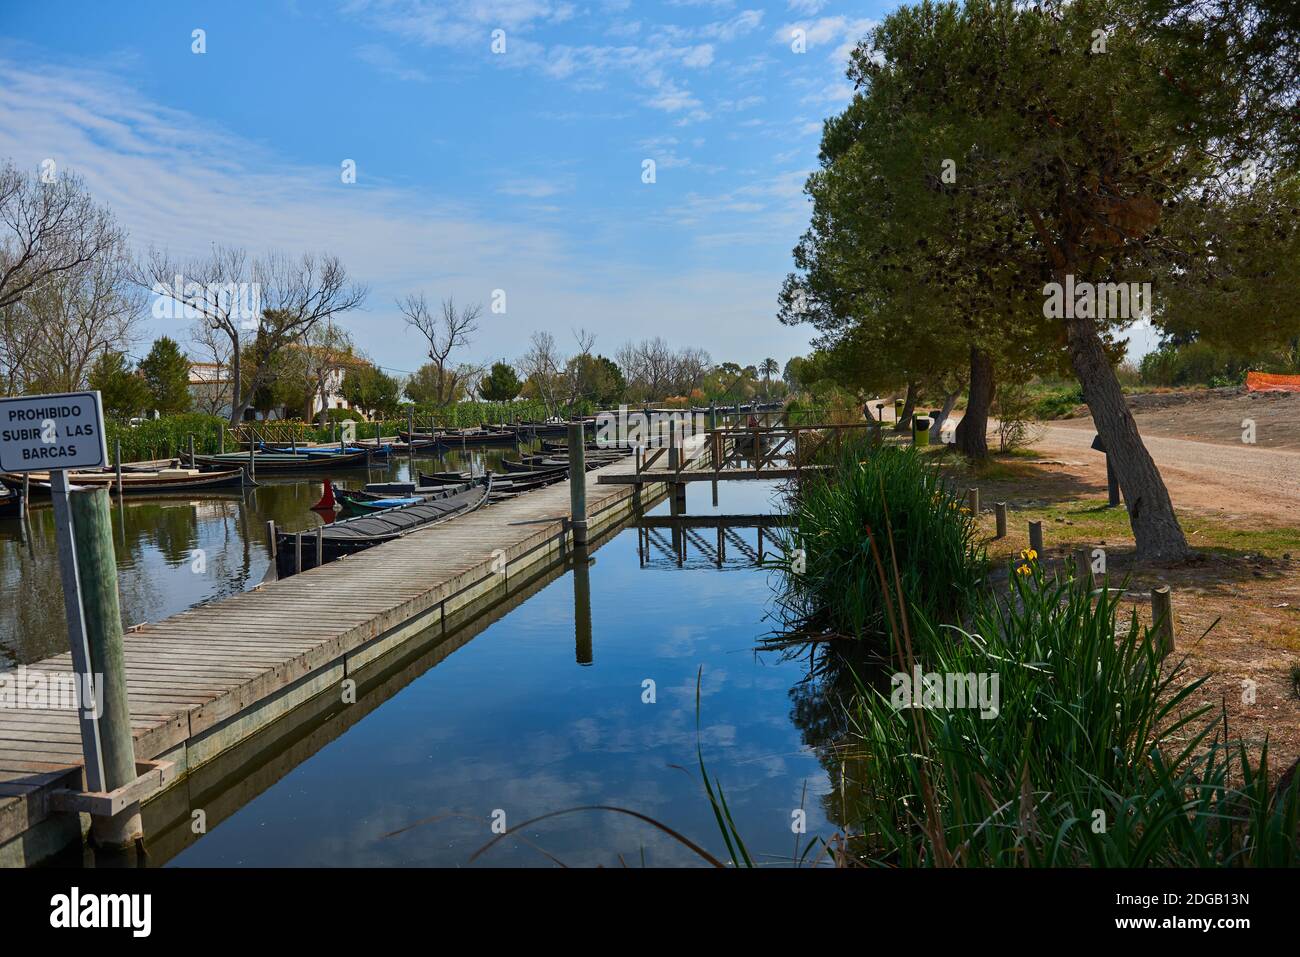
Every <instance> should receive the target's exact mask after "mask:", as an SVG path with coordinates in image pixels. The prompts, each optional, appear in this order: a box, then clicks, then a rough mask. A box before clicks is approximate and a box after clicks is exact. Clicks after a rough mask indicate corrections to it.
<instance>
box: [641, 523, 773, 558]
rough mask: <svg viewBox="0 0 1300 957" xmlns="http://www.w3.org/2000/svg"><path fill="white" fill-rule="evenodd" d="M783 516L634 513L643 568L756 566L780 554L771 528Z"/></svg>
mask: <svg viewBox="0 0 1300 957" xmlns="http://www.w3.org/2000/svg"><path fill="white" fill-rule="evenodd" d="M791 524H793V522H792V520H791V519H790V517H789V516H786V515H674V516H666V515H665V516H654V517H644V518H638V519H636V520H635V521H633V522H632V525H633V527H635V528H636V530H637V556H638V558H639V559H640V562H641V567H642V568H703V567H706V566H710V565H711V566H713V567H714V568H719V569H725V568H754V567H756V566H760V565H763V564H764V562H765V560H767V559H770V558H773V557H778V556H779V555H780V554H781V553H782V546H781V542H780V539H779V538H778V537H777V536H776V535H775V534H774V530H775V529H779V528H784V527H788V526H790V525H791Z"/></svg>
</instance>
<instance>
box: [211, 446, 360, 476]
mask: <svg viewBox="0 0 1300 957" xmlns="http://www.w3.org/2000/svg"><path fill="white" fill-rule="evenodd" d="M369 458H370V452H368V451H365V450H362V451H359V452H345V453H343V454H342V455H340V454H339V453H338V452H333V453H331V454H329V455H307V454H305V453H298V454H297V455H295V454H293V453H292V452H289V453H285V452H254V453H253V468H254V469H255V470H256V471H257V472H259V473H260V472H316V471H321V470H323V469H340V468H363V467H364V466H365V464H366V462H367V460H368V459H369ZM194 462H195V464H196V465H201V466H203V467H204V468H207V469H230V468H242V467H244V466H246V465H248V453H247V452H226V453H224V454H221V455H196V456H194Z"/></svg>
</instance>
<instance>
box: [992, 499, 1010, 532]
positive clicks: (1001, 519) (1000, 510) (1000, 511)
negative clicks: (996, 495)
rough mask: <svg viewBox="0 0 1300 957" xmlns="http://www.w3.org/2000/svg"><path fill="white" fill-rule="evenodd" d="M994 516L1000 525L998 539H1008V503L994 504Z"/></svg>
mask: <svg viewBox="0 0 1300 957" xmlns="http://www.w3.org/2000/svg"><path fill="white" fill-rule="evenodd" d="M993 515H994V517H995V518H996V520H997V523H998V533H997V537H998V538H1006V537H1007V503H1006V502H994V503H993Z"/></svg>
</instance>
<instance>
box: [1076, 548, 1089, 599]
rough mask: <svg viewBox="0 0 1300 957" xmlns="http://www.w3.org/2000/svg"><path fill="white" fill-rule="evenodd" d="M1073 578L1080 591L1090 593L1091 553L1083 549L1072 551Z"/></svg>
mask: <svg viewBox="0 0 1300 957" xmlns="http://www.w3.org/2000/svg"><path fill="white" fill-rule="evenodd" d="M1074 577H1075V581H1076V582H1077V583H1078V586H1079V589H1080V590H1081V591H1085V592H1090V591H1092V586H1093V580H1092V552H1091V551H1089V549H1087V548H1085V547H1080V548H1076V549H1075V550H1074Z"/></svg>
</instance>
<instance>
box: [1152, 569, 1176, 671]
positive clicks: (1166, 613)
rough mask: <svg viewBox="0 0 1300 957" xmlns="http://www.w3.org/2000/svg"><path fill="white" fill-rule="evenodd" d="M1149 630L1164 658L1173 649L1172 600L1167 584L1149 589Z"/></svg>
mask: <svg viewBox="0 0 1300 957" xmlns="http://www.w3.org/2000/svg"><path fill="white" fill-rule="evenodd" d="M1151 630H1152V631H1153V632H1154V633H1155V637H1156V647H1157V649H1158V650H1159V652H1160V657H1161V658H1164V657H1165V656H1166V655H1168V654H1169V653H1170V652H1172V651H1173V650H1174V601H1173V596H1172V595H1171V594H1170V591H1169V586H1168V585H1161V586H1160V587H1159V588H1153V589H1151Z"/></svg>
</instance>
